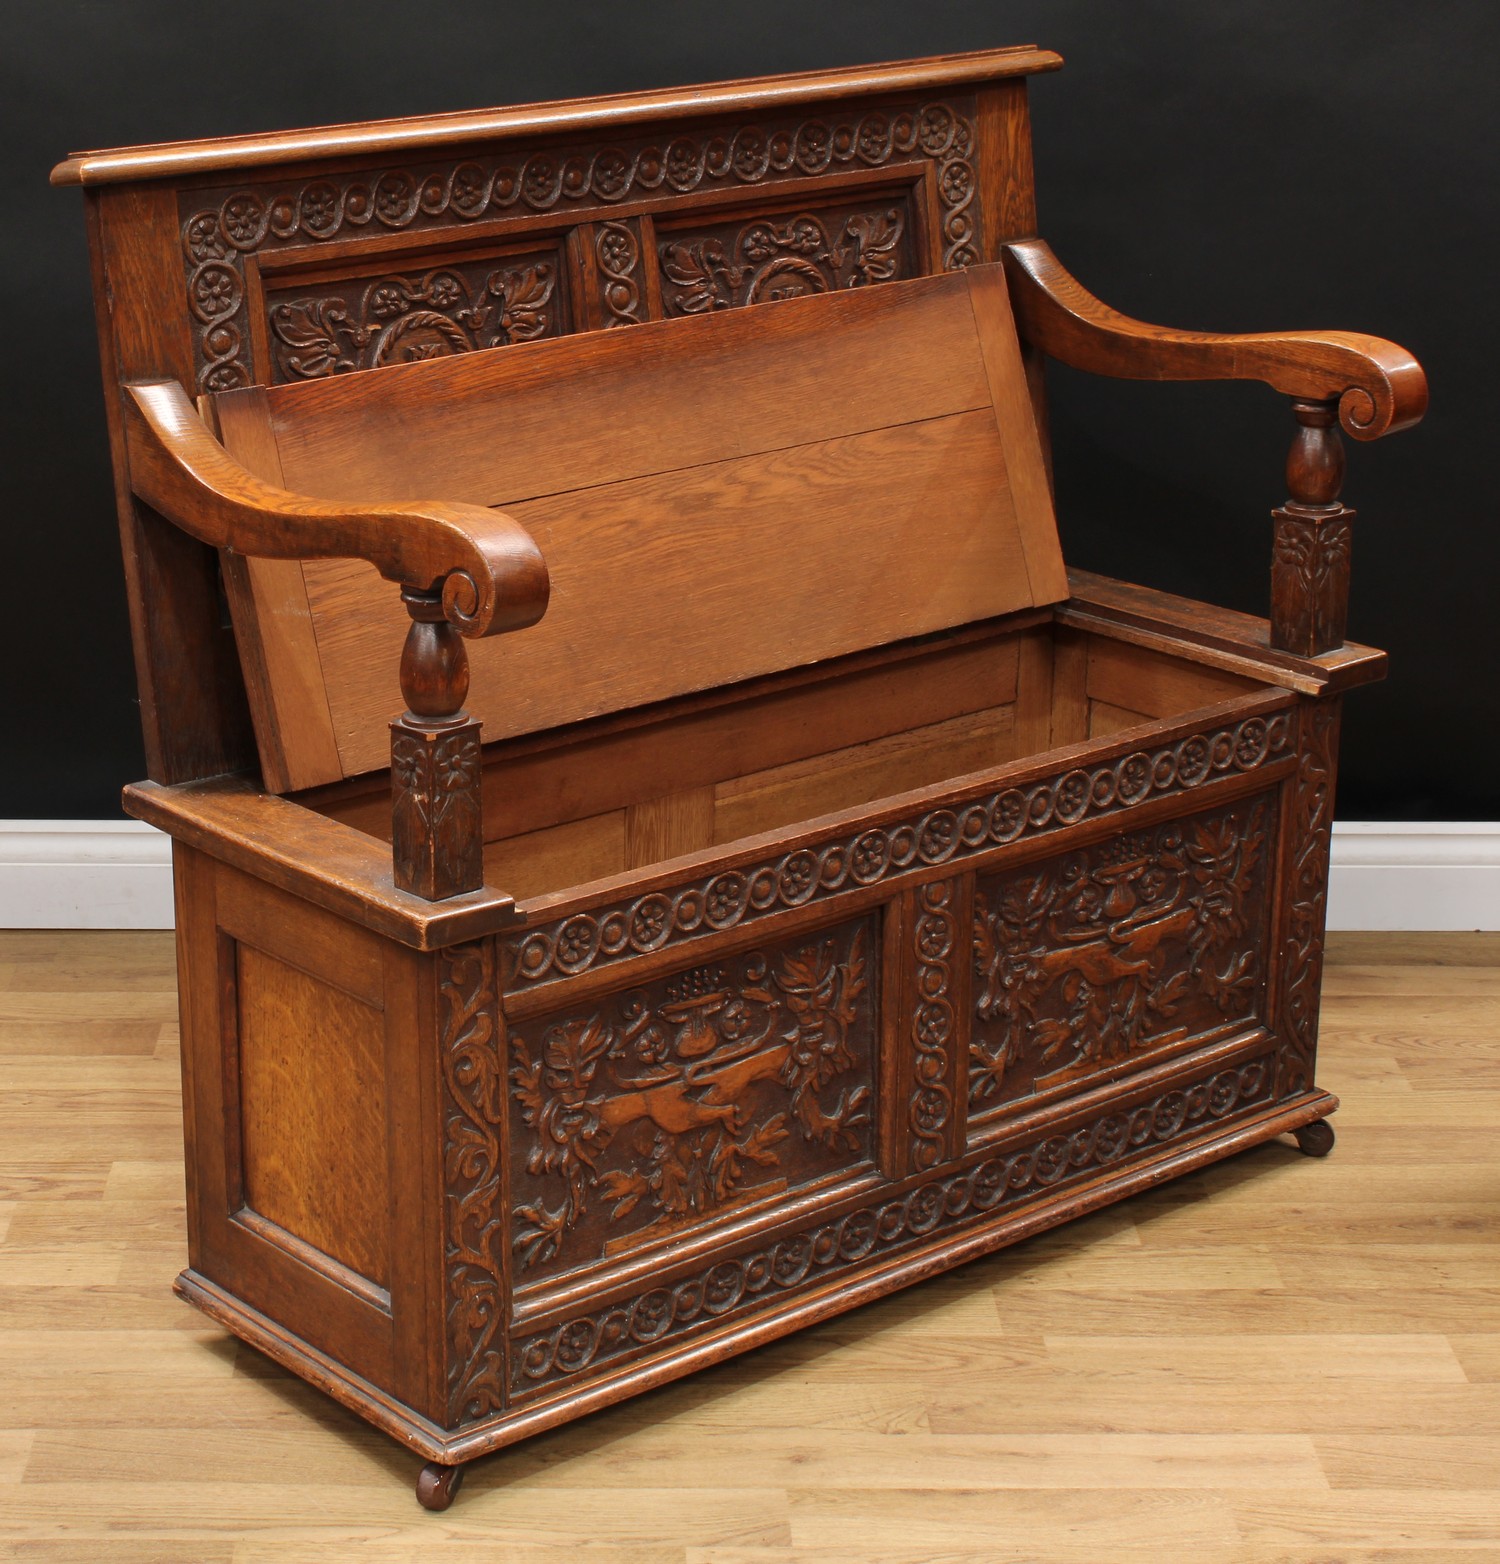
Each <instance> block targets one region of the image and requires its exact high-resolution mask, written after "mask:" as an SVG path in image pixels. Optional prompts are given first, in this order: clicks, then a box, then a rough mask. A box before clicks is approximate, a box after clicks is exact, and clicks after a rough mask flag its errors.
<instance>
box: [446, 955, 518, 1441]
mask: <svg viewBox="0 0 1500 1564" xmlns="http://www.w3.org/2000/svg"><path fill="white" fill-rule="evenodd" d="M438 992H439V997H440V1000H441V1004H442V1067H443V1085H444V1103H443V1179H444V1183H445V1186H446V1189H447V1197H446V1222H445V1225H444V1235H445V1237H444V1257H445V1266H446V1271H447V1298H448V1306H447V1321H448V1425H449V1427H457V1426H458V1425H459V1424H461V1423H468V1422H473V1421H474V1420H475V1419H477V1418H482V1417H487V1416H488V1415H489V1414H490V1413H492V1412H498V1411H500V1410H501V1409H502V1408H503V1406H504V1404H505V1322H506V1305H505V1291H504V1283H503V1281H502V1275H503V1266H502V1255H503V1245H504V1243H505V1227H506V1221H505V1205H504V1198H503V1182H502V1176H503V1173H502V1161H501V1143H500V1136H501V1126H502V1125H503V1124H504V1115H505V1057H504V1048H503V1044H502V1038H501V1027H500V1020H499V1007H498V1002H497V995H496V989H495V956H494V946H493V944H492V942H491V941H489V940H482V941H478V942H476V943H474V944H471V945H454V946H452V947H450V948H449V949H447V950H445V951H444V952H443V953H442V957H441V966H440V975H439V983H438Z"/></svg>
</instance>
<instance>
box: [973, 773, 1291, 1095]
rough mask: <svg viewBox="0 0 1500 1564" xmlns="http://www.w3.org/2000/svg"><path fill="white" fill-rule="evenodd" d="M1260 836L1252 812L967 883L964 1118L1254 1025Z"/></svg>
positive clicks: (1260, 988) (1207, 817)
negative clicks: (969, 999) (970, 977)
mask: <svg viewBox="0 0 1500 1564" xmlns="http://www.w3.org/2000/svg"><path fill="white" fill-rule="evenodd" d="M1271 820H1272V812H1271V807H1270V805H1269V803H1268V802H1266V801H1265V800H1264V799H1261V800H1254V801H1251V802H1247V803H1240V804H1235V805H1232V806H1230V807H1229V808H1226V809H1219V810H1215V811H1213V812H1212V813H1209V814H1200V815H1194V816H1190V817H1189V818H1188V819H1186V820H1174V821H1171V822H1169V823H1168V824H1166V825H1161V826H1157V827H1155V828H1154V829H1150V830H1145V831H1132V832H1128V833H1126V834H1124V835H1120V836H1112V837H1109V838H1107V839H1106V840H1104V841H1102V842H1098V843H1096V844H1094V845H1093V846H1091V847H1087V848H1083V849H1081V850H1080V851H1077V852H1070V853H1062V854H1059V855H1058V856H1057V857H1055V858H1049V859H1046V860H1044V861H1042V862H1040V863H1031V864H1027V865H1025V866H1024V867H1022V868H1018V869H1012V870H1009V871H1007V872H1006V873H1004V874H997V875H989V876H981V877H980V879H979V881H978V884H977V886H976V891H975V897H974V930H973V935H974V1007H973V1018H972V1021H973V1032H972V1037H971V1042H970V1049H969V1115H970V1118H971V1119H972V1118H974V1117H976V1116H979V1115H986V1114H992V1113H995V1112H996V1111H998V1110H1000V1109H1003V1108H1004V1107H1006V1106H1008V1105H1010V1104H1012V1103H1015V1102H1018V1101H1020V1100H1022V1099H1025V1098H1027V1097H1030V1096H1032V1095H1033V1094H1035V1093H1036V1092H1039V1091H1045V1090H1046V1089H1048V1088H1050V1087H1053V1086H1059V1085H1062V1084H1064V1083H1070V1082H1076V1081H1079V1080H1081V1079H1082V1078H1085V1077H1087V1076H1090V1075H1093V1074H1096V1073H1100V1072H1104V1071H1107V1070H1109V1069H1110V1068H1111V1067H1113V1066H1116V1065H1118V1064H1119V1063H1121V1062H1122V1061H1124V1060H1127V1059H1137V1058H1139V1057H1141V1056H1142V1055H1145V1054H1149V1053H1151V1052H1154V1051H1157V1050H1161V1049H1164V1048H1168V1047H1171V1046H1173V1045H1177V1044H1181V1043H1184V1042H1186V1041H1188V1040H1190V1039H1193V1038H1196V1037H1200V1036H1204V1035H1207V1034H1211V1033H1214V1032H1216V1031H1220V1030H1223V1029H1224V1028H1226V1027H1227V1026H1229V1025H1231V1024H1243V1023H1246V1022H1249V1021H1251V1020H1253V1019H1255V1018H1256V1017H1258V1016H1259V1015H1261V1014H1262V1012H1263V1007H1264V991H1265V978H1266V972H1265V956H1264V952H1265V946H1266V939H1267V917H1268V893H1267V884H1268V873H1269V868H1270V863H1269V860H1270V858H1271V843H1270V840H1269V832H1270V830H1271Z"/></svg>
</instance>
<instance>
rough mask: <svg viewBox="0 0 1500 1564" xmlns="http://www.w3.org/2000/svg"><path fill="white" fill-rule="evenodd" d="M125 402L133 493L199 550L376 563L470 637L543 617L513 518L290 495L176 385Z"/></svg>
mask: <svg viewBox="0 0 1500 1564" xmlns="http://www.w3.org/2000/svg"><path fill="white" fill-rule="evenodd" d="M126 390H127V391H128V393H129V401H128V403H127V418H126V438H127V442H128V445H129V454H130V475H131V483H132V486H133V488H134V489H135V492H136V493H137V494H138V495H139V496H140V497H141V499H143V500H144V501H145V502H146V503H147V504H148V505H150V506H151V507H152V508H153V509H154V510H157V511H159V512H160V513H161V514H162V515H163V516H165V517H166V518H167V519H168V520H169V521H171V522H173V523H174V524H175V525H177V526H178V527H181V528H182V530H183V531H184V532H187V533H190V534H191V535H192V536H193V537H195V538H198V539H200V540H201V541H202V542H204V543H209V544H212V545H213V546H214V547H216V548H224V549H231V550H233V551H234V552H236V553H239V554H247V555H253V556H258V557H261V558H267V559H364V560H368V561H369V562H370V563H371V564H372V565H374V566H375V568H376V569H377V570H378V571H379V572H380V574H381V575H382V576H384V577H386V579H387V580H390V581H396V582H400V583H401V584H402V585H403V586H406V587H409V588H413V589H417V590H425V591H428V592H432V593H441V596H442V608H443V616H444V618H445V619H446V620H447V621H448V623H450V624H451V625H453V626H454V628H455V629H457V630H458V631H460V632H461V633H462V634H463V635H465V636H469V637H479V636H484V635H494V634H496V633H497V632H498V631H502V630H519V629H522V628H524V627H525V626H527V625H531V624H535V623H536V622H537V620H538V619H540V618H541V617H542V614H543V613H544V612H545V611H546V607H547V594H548V580H547V565H546V562H545V560H544V559H543V558H542V554H541V550H540V549H538V548H537V546H536V543H535V542H534V541H533V539H532V537H531V534H530V533H529V532H527V531H526V529H525V528H524V527H523V526H522V525H521V524H520V522H518V521H516V520H515V519H514V518H512V517H510V516H506V515H504V514H503V513H501V512H497V511H492V510H486V509H485V508H484V507H483V506H480V505H459V504H451V503H448V502H444V501H437V500H433V501H428V500H420V501H414V502H410V503H405V504H399V505H397V504H361V503H359V502H358V501H350V502H348V503H345V502H342V501H332V500H318V499H312V498H310V497H308V496H306V495H301V494H293V493H292V492H291V491H290V490H287V489H281V488H278V487H276V485H274V484H270V483H266V482H264V481H263V480H262V479H260V478H257V477H255V476H254V474H252V473H250V472H247V471H246V470H245V469H244V468H243V467H241V466H240V464H239V463H238V462H236V461H235V460H234V458H233V457H232V456H230V455H229V453H228V452H227V451H226V450H225V449H224V447H223V446H222V445H220V444H219V442H218V441H217V440H216V439H215V438H214V437H213V435H212V434H211V433H210V432H209V430H208V428H207V426H206V425H205V424H204V422H203V420H202V419H201V418H199V416H198V413H197V410H196V409H195V408H194V406H193V404H192V402H191V401H189V399H188V396H187V393H186V392H185V391H184V390H183V389H182V387H181V386H180V385H178V383H177V382H176V381H175V380H159V381H150V382H145V383H138V384H135V385H130V386H127V387H126Z"/></svg>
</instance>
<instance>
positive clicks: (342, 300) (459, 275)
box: [267, 256, 566, 381]
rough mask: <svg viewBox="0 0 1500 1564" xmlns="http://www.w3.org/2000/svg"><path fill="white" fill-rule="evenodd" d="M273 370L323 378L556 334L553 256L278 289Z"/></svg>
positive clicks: (558, 317)
mask: <svg viewBox="0 0 1500 1564" xmlns="http://www.w3.org/2000/svg"><path fill="white" fill-rule="evenodd" d="M271 300H272V302H271V304H270V309H269V312H268V315H267V319H268V321H269V324H270V328H271V344H272V358H273V360H274V364H273V369H274V376H275V378H276V379H277V380H278V381H288V380H316V379H320V378H322V377H323V376H325V375H336V374H340V373H344V372H346V371H349V370H355V369H376V368H379V367H380V366H381V365H383V364H402V363H410V362H412V361H414V360H417V359H426V358H441V357H446V356H447V355H449V354H452V353H469V352H472V351H473V350H474V349H476V348H492V347H502V346H504V345H505V344H507V343H511V342H531V341H533V340H535V339H536V338H538V337H550V336H557V335H559V334H560V333H561V332H562V331H563V330H565V329H566V321H565V316H564V313H563V305H562V299H561V297H560V295H559V294H558V289H557V262H556V258H555V256H553V257H540V258H538V257H528V258H515V259H513V260H508V261H507V262H506V263H505V264H504V265H495V264H494V263H485V264H483V265H470V266H451V267H449V266H444V267H438V268H436V269H434V270H431V271H426V272H420V273H410V274H407V273H401V272H387V273H385V274H383V275H381V276H379V277H375V278H372V279H364V280H360V279H354V280H351V281H348V282H342V283H325V284H323V285H322V286H321V287H319V288H318V289H316V290H314V291H301V290H299V291H298V292H296V293H294V294H293V293H290V292H289V290H281V291H280V292H278V293H276V294H273V295H272V296H271Z"/></svg>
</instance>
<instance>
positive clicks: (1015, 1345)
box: [0, 933, 1500, 1564]
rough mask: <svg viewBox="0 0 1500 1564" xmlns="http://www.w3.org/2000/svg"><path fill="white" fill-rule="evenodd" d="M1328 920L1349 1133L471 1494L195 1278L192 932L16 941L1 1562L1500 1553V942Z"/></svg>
mask: <svg viewBox="0 0 1500 1564" xmlns="http://www.w3.org/2000/svg"><path fill="white" fill-rule="evenodd" d="M1329 944H1330V954H1329V966H1328V970H1327V976H1326V980H1325V989H1326V996H1327V997H1326V1003H1325V1008H1324V1025H1323V1044H1322V1048H1323V1057H1324V1061H1325V1071H1326V1076H1327V1079H1328V1081H1329V1084H1331V1085H1332V1086H1334V1087H1335V1088H1336V1089H1337V1090H1338V1092H1339V1094H1340V1096H1341V1097H1342V1099H1343V1103H1344V1108H1343V1111H1342V1112H1341V1113H1340V1115H1339V1118H1338V1121H1337V1122H1338V1132H1339V1133H1338V1144H1337V1147H1336V1148H1335V1150H1334V1151H1333V1153H1332V1155H1331V1156H1329V1157H1328V1158H1327V1160H1325V1161H1321V1162H1314V1161H1311V1160H1308V1159H1306V1158H1304V1157H1301V1156H1299V1155H1298V1154H1297V1152H1296V1150H1295V1149H1294V1147H1293V1146H1292V1143H1291V1141H1290V1139H1289V1138H1288V1139H1285V1140H1282V1141H1278V1142H1275V1143H1273V1144H1270V1145H1266V1146H1263V1147H1260V1148H1258V1149H1255V1150H1252V1151H1249V1152H1247V1153H1245V1154H1244V1155H1243V1156H1240V1157H1237V1158H1234V1159H1233V1160H1231V1161H1228V1162H1225V1163H1221V1164H1219V1165H1218V1166H1216V1167H1213V1168H1209V1169H1206V1170H1204V1171H1202V1172H1200V1173H1197V1174H1194V1175H1190V1176H1189V1177H1188V1178H1187V1179H1185V1180H1182V1181H1179V1182H1176V1183H1174V1184H1171V1185H1169V1186H1165V1187H1162V1188H1159V1189H1157V1190H1154V1191H1152V1192H1150V1193H1146V1194H1142V1195H1140V1196H1138V1197H1137V1198H1135V1199H1133V1200H1131V1201H1129V1202H1126V1203H1125V1204H1123V1205H1118V1206H1115V1207H1113V1208H1111V1209H1110V1210H1108V1211H1104V1212H1100V1213H1098V1214H1096V1215H1094V1216H1091V1217H1086V1218H1084V1219H1082V1220H1081V1221H1079V1222H1077V1223H1075V1224H1073V1225H1071V1226H1069V1227H1068V1228H1066V1229H1064V1230H1062V1231H1059V1232H1056V1233H1053V1234H1049V1235H1047V1236H1044V1237H1039V1238H1035V1239H1032V1240H1030V1241H1028V1242H1026V1243H1024V1244H1021V1245H1019V1246H1018V1247H1016V1248H1014V1249H1012V1250H1010V1251H1008V1252H1007V1253H1005V1254H1002V1255H999V1256H995V1257H993V1258H990V1259H986V1260H980V1261H976V1262H975V1263H973V1264H971V1265H968V1266H965V1267H963V1268H962V1269H960V1270H957V1271H954V1272H952V1273H951V1274H949V1275H948V1276H947V1277H945V1278H943V1279H941V1280H938V1281H934V1282H932V1283H929V1284H928V1285H927V1286H926V1287H923V1288H920V1289H916V1290H913V1291H908V1292H906V1293H903V1294H901V1295H900V1296H898V1297H895V1298H892V1299H890V1300H888V1301H886V1302H884V1303H880V1304H876V1305H873V1306H871V1307H869V1308H867V1309H864V1310H862V1311H860V1312H858V1313H855V1314H852V1315H849V1316H846V1317H844V1318H842V1319H840V1320H835V1321H830V1322H828V1323H826V1324H824V1325H821V1326H818V1327H815V1328H814V1329H813V1330H812V1331H810V1332H808V1333H804V1334H802V1335H800V1336H798V1337H796V1338H793V1339H790V1340H787V1341H783V1342H780V1343H777V1344H774V1345H771V1346H768V1347H766V1348H764V1349H763V1350H761V1351H760V1352H757V1353H754V1354H752V1355H750V1356H748V1357H743V1358H740V1359H738V1360H736V1361H735V1362H733V1363H730V1364H726V1365H724V1366H723V1367H721V1368H718V1369H716V1370H713V1371H712V1372H710V1373H708V1374H705V1375H701V1376H698V1377H696V1378H694V1379H693V1380H691V1381H688V1382H684V1383H682V1384H679V1385H676V1386H673V1387H670V1388H667V1389H664V1390H661V1391H658V1392H655V1393H653V1394H652V1395H649V1396H646V1397H643V1398H640V1399H637V1400H635V1401H633V1402H631V1403H628V1404H626V1405H623V1406H620V1407H616V1408H614V1409H613V1410H611V1411H609V1412H606V1413H603V1414H601V1415H599V1416H598V1417H595V1418H591V1419H589V1420H587V1421H585V1422H581V1423H578V1424H575V1425H574V1426H572V1427H570V1428H567V1429H561V1430H558V1431H556V1432H553V1433H550V1434H545V1435H542V1436H540V1437H539V1438H537V1439H535V1440H532V1441H530V1442H528V1443H526V1444H523V1445H521V1446H518V1447H517V1448H516V1449H514V1450H512V1451H510V1452H509V1453H507V1454H505V1455H502V1456H501V1457H500V1458H499V1459H497V1460H494V1461H490V1462H485V1463H480V1464H477V1465H474V1466H472V1467H470V1468H469V1469H468V1477H467V1483H466V1485H465V1487H464V1490H463V1492H462V1494H460V1495H459V1497H458V1499H457V1501H456V1502H455V1503H454V1505H453V1508H452V1509H451V1510H450V1511H449V1512H448V1513H447V1514H446V1515H445V1516H442V1517H436V1516H432V1515H428V1514H424V1513H423V1512H421V1511H419V1510H418V1509H417V1508H416V1507H415V1506H414V1505H413V1504H412V1501H411V1495H410V1493H409V1491H407V1489H406V1487H405V1484H406V1483H407V1482H409V1481H410V1480H411V1479H413V1478H414V1476H415V1474H416V1469H417V1465H418V1462H417V1459H416V1458H415V1457H413V1456H411V1455H408V1454H406V1453H404V1452H403V1451H401V1450H400V1449H399V1448H398V1447H397V1446H395V1445H394V1444H392V1443H391V1442H390V1441H388V1440H387V1439H385V1438H384V1437H383V1436H380V1435H378V1434H376V1433H375V1432H374V1431H373V1430H371V1429H370V1428H368V1426H367V1425H366V1424H364V1423H363V1422H362V1421H361V1420H360V1419H357V1418H355V1417H353V1416H352V1415H350V1414H347V1413H345V1412H343V1411H341V1410H340V1409H338V1408H336V1407H331V1406H330V1405H329V1404H328V1403H327V1402H326V1401H325V1400H324V1399H323V1398H322V1397H321V1396H319V1395H318V1394H317V1393H316V1392H315V1391H314V1390H312V1389H311V1388H310V1387H308V1386H307V1385H305V1384H304V1383H303V1382H302V1381H300V1380H299V1379H296V1378H294V1377H292V1376H290V1375H288V1374H286V1373H285V1372H283V1371H282V1370H280V1369H278V1368H276V1367H274V1366H273V1365H271V1364H269V1363H268V1362H267V1361H266V1360H265V1359H264V1358H262V1357H261V1356H260V1355H259V1354H258V1353H256V1352H255V1351H254V1350H252V1349H251V1348H249V1347H246V1346H243V1345H239V1344H237V1343H235V1342H234V1341H233V1339H232V1338H229V1337H227V1336H226V1335H224V1334H223V1333H222V1332H221V1331H220V1330H219V1329H218V1328H217V1327H215V1326H214V1325H213V1324H211V1323H210V1322H207V1321H205V1320H203V1319H202V1318H201V1317H200V1316H198V1315H196V1314H194V1313H192V1312H191V1311H187V1310H184V1309H183V1308H182V1306H181V1305H180V1304H179V1303H177V1302H176V1301H175V1300H174V1299H173V1298H171V1296H170V1295H169V1287H170V1283H171V1279H172V1277H173V1275H174V1274H175V1273H176V1271H177V1270H178V1268H179V1267H180V1265H181V1261H182V1237H181V1230H182V1220H183V1167H182V1156H181V1140H180V1134H179V1112H178V1106H177V1027H176V1001H175V996H174V981H173V957H172V945H171V937H170V936H169V935H165V934H95V933H5V934H0V1553H4V1554H5V1555H6V1556H7V1557H15V1558H17V1559H26V1558H35V1559H40V1560H52V1561H56V1564H95V1561H104V1564H270V1561H272V1560H275V1561H277V1564H281V1561H286V1564H303V1561H306V1564H313V1561H323V1560H328V1561H332V1560H336V1559H345V1558H348V1557H350V1556H352V1555H353V1554H355V1553H359V1554H368V1555H369V1556H371V1557H372V1558H374V1559H377V1560H391V1561H396V1560H403V1561H405V1560H410V1561H416V1560H423V1561H425V1560H428V1559H443V1558H447V1557H449V1556H451V1557H453V1558H455V1559H458V1558H461V1559H464V1560H490V1559H493V1560H496V1561H498V1560H500V1559H502V1558H503V1559H507V1560H515V1559H525V1560H535V1561H538V1564H540V1561H542V1560H552V1559H561V1558H564V1557H579V1556H588V1557H590V1558H597V1559H599V1560H600V1561H601V1564H712V1561H716V1560H728V1561H732V1564H762V1561H764V1564H787V1561H789V1560H791V1559H796V1560H798V1561H812V1560H816V1561H823V1560H826V1561H828V1564H853V1561H854V1560H856V1559H857V1560H860V1561H865V1560H869V1559H872V1558H873V1559H886V1560H891V1561H893V1564H894V1561H905V1560H910V1561H912V1564H919V1561H920V1564H927V1561H929V1560H931V1559H932V1558H934V1557H935V1556H941V1557H944V1558H953V1559H956V1560H965V1561H967V1560H973V1561H974V1564H979V1561H984V1564H1011V1561H1014V1564H1022V1561H1029V1560H1032V1559H1038V1558H1045V1559H1049V1560H1051V1559H1057V1560H1062V1561H1068V1564H1094V1561H1096V1560H1097V1559H1099V1558H1100V1557H1104V1556H1108V1557H1119V1558H1125V1559H1139V1560H1141V1561H1143V1564H1155V1561H1157V1560H1159V1559H1160V1558H1161V1557H1162V1551H1163V1548H1164V1546H1170V1547H1173V1548H1175V1549H1177V1550H1178V1551H1179V1552H1182V1553H1183V1554H1184V1555H1185V1556H1190V1557H1191V1558H1192V1559H1193V1560H1194V1564H1200V1561H1201V1564H1294V1561H1295V1564H1305V1561H1307V1560H1309V1559H1322V1558H1329V1559H1332V1558H1337V1559H1339V1560H1340V1561H1341V1564H1392V1561H1398V1560H1399V1561H1402V1564H1409V1561H1414V1560H1418V1559H1431V1560H1437V1559H1447V1560H1462V1561H1465V1564H1477V1561H1478V1560H1480V1559H1488V1558H1490V1557H1492V1556H1493V1555H1494V1554H1495V1553H1496V1551H1497V1550H1500V1466H1497V1463H1496V1458H1495V1448H1496V1440H1495V1435H1496V1426H1495V1424H1496V1417H1497V1415H1500V1402H1497V1400H1496V1397H1495V1394H1494V1392H1495V1383H1496V1375H1497V1372H1500V1357H1497V1354H1496V1349H1495V1343H1496V1342H1497V1341H1500V1247H1497V1243H1496V1233H1497V1231H1500V1229H1497V1225H1496V1223H1497V1204H1496V1202H1497V1198H1500V1196H1497V1192H1500V1162H1497V1160H1496V1155H1495V1134H1494V1127H1495V1120H1496V1117H1497V1115H1500V1081H1497V1078H1496V1077H1495V1075H1494V1066H1495V1061H1494V1059H1493V1058H1492V1055H1493V1053H1494V1038H1495V1036H1496V1034H1497V1031H1500V941H1497V938H1496V937H1495V936H1466V935H1411V934H1393V935H1334V936H1332V937H1331V938H1330V942H1329ZM1164 1539H1170V1541H1169V1542H1164Z"/></svg>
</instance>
